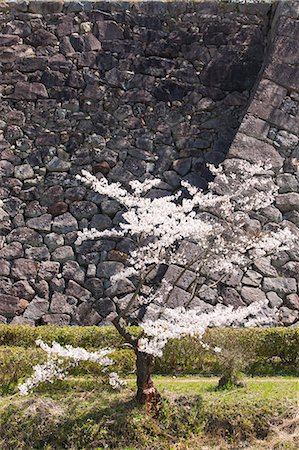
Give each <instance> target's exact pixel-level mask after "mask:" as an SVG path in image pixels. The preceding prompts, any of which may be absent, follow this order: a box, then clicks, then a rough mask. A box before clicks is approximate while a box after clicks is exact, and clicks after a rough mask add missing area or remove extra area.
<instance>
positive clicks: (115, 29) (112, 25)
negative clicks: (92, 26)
mask: <svg viewBox="0 0 299 450" xmlns="http://www.w3.org/2000/svg"><path fill="white" fill-rule="evenodd" d="M96 30H97V36H98V38H99V39H100V40H102V39H105V40H108V41H111V40H116V39H117V40H118V39H123V38H124V36H123V31H122V29H121V27H120V26H119V25H118V24H117V23H116V22H113V21H112V20H106V21H102V22H97V28H96Z"/></svg>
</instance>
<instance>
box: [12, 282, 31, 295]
mask: <svg viewBox="0 0 299 450" xmlns="http://www.w3.org/2000/svg"><path fill="white" fill-rule="evenodd" d="M13 292H14V295H15V296H16V297H19V298H24V299H25V300H32V299H33V297H34V296H35V291H34V289H33V288H32V287H31V286H30V284H29V283H28V281H26V280H20V281H17V282H16V283H14V285H13Z"/></svg>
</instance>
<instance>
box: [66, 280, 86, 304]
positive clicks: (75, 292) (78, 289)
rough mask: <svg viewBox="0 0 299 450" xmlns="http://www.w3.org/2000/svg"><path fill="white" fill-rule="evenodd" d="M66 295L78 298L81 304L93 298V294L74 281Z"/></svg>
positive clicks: (70, 282) (69, 285)
mask: <svg viewBox="0 0 299 450" xmlns="http://www.w3.org/2000/svg"><path fill="white" fill-rule="evenodd" d="M65 293H66V295H70V296H72V297H75V298H77V299H78V300H80V301H81V302H86V301H87V300H88V299H89V298H90V297H91V293H90V292H89V291H88V290H87V289H85V288H83V287H82V286H80V285H79V284H78V283H76V282H75V281H73V280H70V281H69V282H68V286H67V289H66V291H65Z"/></svg>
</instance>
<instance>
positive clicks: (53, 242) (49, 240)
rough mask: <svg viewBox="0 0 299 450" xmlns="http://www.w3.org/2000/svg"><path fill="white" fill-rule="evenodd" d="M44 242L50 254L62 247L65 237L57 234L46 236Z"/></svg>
mask: <svg viewBox="0 0 299 450" xmlns="http://www.w3.org/2000/svg"><path fill="white" fill-rule="evenodd" d="M44 241H45V244H46V246H47V247H48V249H49V250H50V252H52V251H53V250H55V249H56V248H57V247H62V246H63V244H64V238H63V236H62V235H61V234H57V233H49V234H46V236H45V237H44Z"/></svg>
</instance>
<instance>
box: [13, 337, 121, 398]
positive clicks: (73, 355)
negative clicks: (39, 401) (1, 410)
mask: <svg viewBox="0 0 299 450" xmlns="http://www.w3.org/2000/svg"><path fill="white" fill-rule="evenodd" d="M36 344H37V345H38V346H39V347H40V348H41V349H42V350H44V351H45V352H46V353H47V355H48V359H47V361H46V362H45V363H43V364H38V365H36V366H34V367H33V374H32V375H31V377H29V378H28V379H27V380H26V381H25V382H24V383H21V384H19V386H18V388H19V392H20V394H21V395H28V394H29V393H30V392H31V391H32V390H33V389H34V388H35V387H36V386H38V385H39V384H40V383H44V382H49V383H53V381H55V380H62V379H64V378H65V377H66V375H67V373H68V372H67V368H68V367H71V366H76V365H77V364H78V363H79V362H80V361H94V362H96V363H98V364H99V365H101V366H103V369H102V371H103V372H104V371H105V370H106V368H107V367H108V366H110V365H112V364H113V361H112V359H110V358H109V357H108V356H107V355H109V354H110V353H112V352H113V350H112V349H101V350H98V351H96V352H89V351H87V350H86V349H84V348H81V347H73V346H71V345H66V346H65V347H63V346H62V345H60V344H59V343H57V342H53V343H52V345H51V346H50V345H48V344H47V343H45V342H43V341H42V340H41V339H38V340H37V341H36ZM124 383H125V382H124V381H123V380H121V379H120V378H119V377H118V375H117V374H116V373H115V372H111V373H110V375H109V384H110V385H111V387H112V388H113V389H119V388H120V387H121V386H123V385H124Z"/></svg>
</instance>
